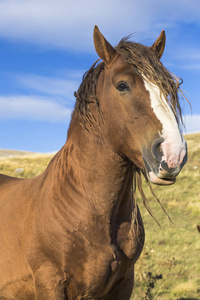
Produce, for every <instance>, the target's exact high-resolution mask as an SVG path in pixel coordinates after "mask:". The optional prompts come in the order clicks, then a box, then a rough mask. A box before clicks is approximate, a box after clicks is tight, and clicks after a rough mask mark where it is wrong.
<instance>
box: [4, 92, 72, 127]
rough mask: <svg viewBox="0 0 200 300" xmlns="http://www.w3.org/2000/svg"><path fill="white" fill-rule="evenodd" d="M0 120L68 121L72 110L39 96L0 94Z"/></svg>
mask: <svg viewBox="0 0 200 300" xmlns="http://www.w3.org/2000/svg"><path fill="white" fill-rule="evenodd" d="M0 112H1V115H0V120H4V119H20V120H34V121H49V122H69V120H70V117H71V112H72V110H71V109H69V108H66V107H65V106H64V105H62V104H59V103H58V102H56V101H54V100H51V99H48V98H45V97H39V96H24V95H22V96H18V95H17V96H0Z"/></svg>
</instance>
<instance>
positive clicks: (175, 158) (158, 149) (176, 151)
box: [143, 138, 187, 185]
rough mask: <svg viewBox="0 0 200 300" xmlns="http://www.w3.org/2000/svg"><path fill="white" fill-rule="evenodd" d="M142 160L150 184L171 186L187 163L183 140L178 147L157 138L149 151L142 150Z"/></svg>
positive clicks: (185, 145)
mask: <svg viewBox="0 0 200 300" xmlns="http://www.w3.org/2000/svg"><path fill="white" fill-rule="evenodd" d="M143 159H144V163H145V168H146V171H147V173H148V175H149V179H150V181H151V182H152V183H154V184H159V185H170V184H173V183H174V182H175V181H176V176H177V175H178V174H179V172H180V171H181V169H182V167H183V166H184V165H185V163H186V162H187V144H186V142H185V140H184V139H182V141H181V143H179V145H178V144H173V143H169V142H166V141H165V140H164V139H163V138H159V139H157V140H156V141H155V142H154V143H153V144H152V147H151V151H147V149H144V151H143Z"/></svg>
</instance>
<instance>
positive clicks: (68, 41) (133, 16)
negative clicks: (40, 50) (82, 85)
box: [0, 0, 200, 51]
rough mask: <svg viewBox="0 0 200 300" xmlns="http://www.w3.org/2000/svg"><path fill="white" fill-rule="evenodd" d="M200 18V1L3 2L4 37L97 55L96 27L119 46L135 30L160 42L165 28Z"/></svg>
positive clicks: (0, 15)
mask: <svg viewBox="0 0 200 300" xmlns="http://www.w3.org/2000/svg"><path fill="white" fill-rule="evenodd" d="M199 15H200V1H199V0H190V1H188V0H177V1H174V0H168V1H160V0H151V1H149V0H143V1H138V0H124V1H121V0H120V1H119V0H109V1H107V0H102V1H99V0H98V1H97V0H85V1H81V0H73V1H69V0H56V1H55V0H29V1H27V0H9V1H8V0H1V1H0V36H2V37H5V38H9V39H14V40H22V41H26V42H33V43H37V44H40V45H43V46H51V47H64V48H68V49H70V50H76V51H80V50H81V51H86V50H87V51H94V50H93V47H92V31H93V27H94V25H95V24H97V25H98V26H99V27H100V29H101V30H102V32H103V33H105V35H106V36H107V38H108V39H109V40H110V41H111V42H112V41H113V42H114V43H115V42H116V41H118V40H119V39H120V38H121V37H122V36H124V35H128V34H130V33H134V32H140V33H141V32H147V33H148V36H149V38H150V37H153V38H154V37H156V35H157V34H158V31H159V30H161V29H162V28H161V27H162V26H170V27H173V26H175V25H176V24H178V22H180V21H181V22H184V23H189V22H196V23H198V24H200V18H199ZM150 34H151V35H150Z"/></svg>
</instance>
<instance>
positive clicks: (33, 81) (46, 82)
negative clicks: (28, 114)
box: [15, 72, 81, 101]
mask: <svg viewBox="0 0 200 300" xmlns="http://www.w3.org/2000/svg"><path fill="white" fill-rule="evenodd" d="M70 76H71V75H70ZM15 79H16V81H17V82H18V84H20V85H21V86H23V88H26V89H28V90H29V92H30V91H36V92H37V93H41V94H45V95H51V96H59V97H63V98H64V99H65V100H66V101H69V100H70V101H72V100H74V92H75V91H76V90H77V89H78V87H79V85H80V82H81V78H80V76H79V72H77V75H76V74H72V78H71V79H68V78H55V77H54V78H52V77H45V76H39V75H30V74H23V75H16V76H15Z"/></svg>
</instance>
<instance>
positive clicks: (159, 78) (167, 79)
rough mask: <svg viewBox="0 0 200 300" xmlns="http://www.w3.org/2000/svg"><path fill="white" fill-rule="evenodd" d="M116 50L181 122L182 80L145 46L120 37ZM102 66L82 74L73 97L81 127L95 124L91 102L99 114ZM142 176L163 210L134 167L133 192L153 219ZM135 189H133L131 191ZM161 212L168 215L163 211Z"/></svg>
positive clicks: (100, 64)
mask: <svg viewBox="0 0 200 300" xmlns="http://www.w3.org/2000/svg"><path fill="white" fill-rule="evenodd" d="M115 49H116V51H117V52H118V53H119V54H121V55H122V57H123V58H124V60H125V61H126V62H127V63H128V64H130V65H132V66H133V67H134V68H135V70H136V71H137V72H138V73H140V74H142V76H144V77H145V78H146V79H147V80H148V81H149V82H150V83H152V84H154V85H156V86H158V88H159V89H160V91H161V93H162V94H163V96H164V97H165V99H167V101H168V102H169V105H170V107H171V108H172V109H173V111H174V114H175V116H176V118H177V121H178V122H179V123H182V110H181V106H180V102H179V99H183V98H186V97H185V96H184V94H183V92H182V90H181V88H180V85H181V84H182V82H183V80H182V79H181V78H178V77H176V76H175V75H174V74H172V73H171V72H169V71H168V70H167V69H166V68H165V67H164V66H163V64H162V63H161V62H160V60H159V59H158V57H157V55H156V53H155V52H154V51H153V50H152V49H151V48H149V47H147V46H144V45H141V44H138V43H135V42H131V41H129V39H128V38H123V39H122V40H121V41H120V42H119V44H118V46H117V47H116V48H115ZM104 67H105V63H104V62H100V63H99V59H98V60H97V61H96V62H95V63H94V64H93V65H92V66H91V68H90V69H89V70H88V71H87V72H86V73H85V74H84V75H83V80H82V83H81V85H80V87H79V89H78V91H77V92H75V93H74V95H75V97H76V107H75V111H77V112H78V114H79V115H80V116H81V118H82V119H83V120H84V125H85V127H86V128H87V127H88V125H89V126H91V125H92V123H93V121H94V116H93V115H92V113H91V112H90V103H95V104H96V106H97V108H98V110H99V112H101V107H100V103H99V100H98V98H97V95H96V86H97V81H98V78H99V75H100V73H101V72H102V70H103V69H104ZM186 100H187V98H186ZM141 175H143V176H144V178H145V180H146V182H147V184H148V186H149V188H150V190H151V193H152V195H153V196H154V198H156V200H157V201H158V202H159V204H160V205H161V207H162V208H163V206H162V204H161V203H160V201H159V199H158V198H157V197H156V195H155V193H154V191H153V188H152V187H151V184H150V182H149V179H148V176H147V174H146V171H145V169H144V170H139V169H138V168H136V173H135V176H136V177H135V179H134V181H135V189H136V186H137V188H138V190H139V193H140V195H141V197H142V200H143V203H144V205H145V207H146V209H147V210H148V212H149V213H150V215H151V216H152V217H153V218H154V216H153V214H152V212H151V209H150V206H149V204H148V200H147V198H146V196H145V193H144V192H143V189H142V181H141ZM135 189H134V186H133V190H134V191H135ZM134 197H135V196H134ZM163 210H164V212H165V213H166V214H167V212H166V211H165V209H164V208H163ZM136 211H137V210H136ZM167 215H168V214H167ZM168 217H169V215H168ZM154 219H155V218H154ZM169 219H170V217H169ZM155 220H156V219H155ZM156 221H157V220H156ZM157 223H158V222H157ZM158 224H159V223H158Z"/></svg>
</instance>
